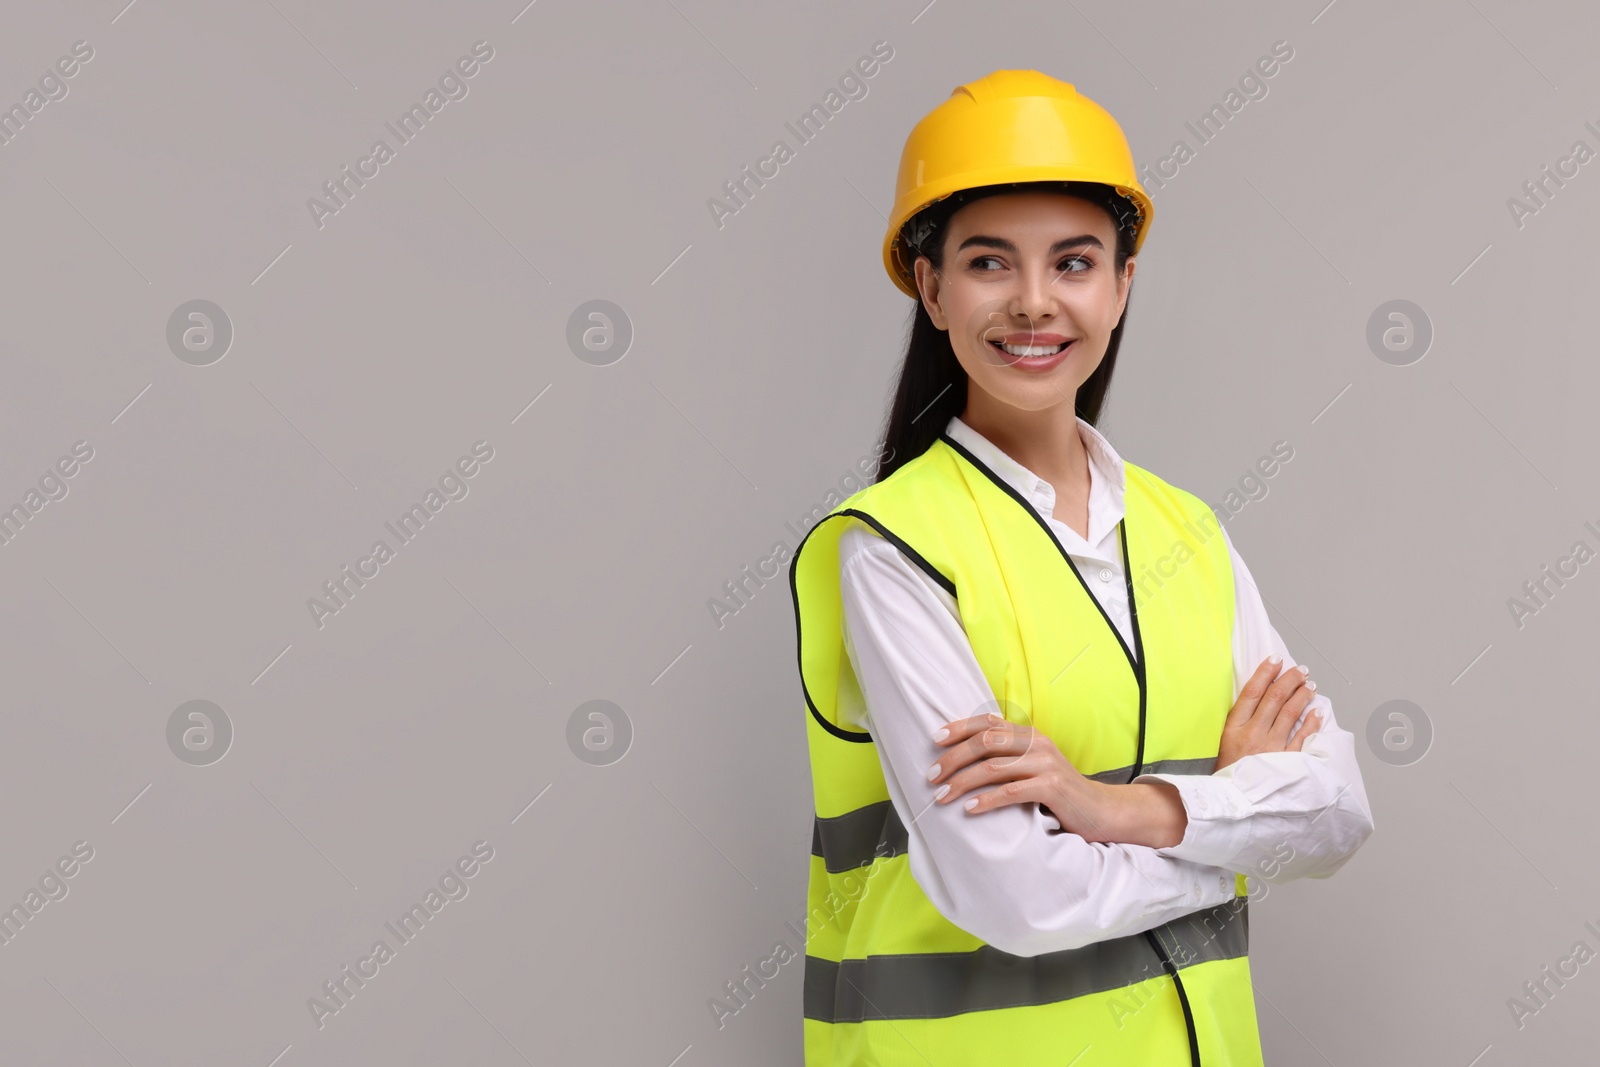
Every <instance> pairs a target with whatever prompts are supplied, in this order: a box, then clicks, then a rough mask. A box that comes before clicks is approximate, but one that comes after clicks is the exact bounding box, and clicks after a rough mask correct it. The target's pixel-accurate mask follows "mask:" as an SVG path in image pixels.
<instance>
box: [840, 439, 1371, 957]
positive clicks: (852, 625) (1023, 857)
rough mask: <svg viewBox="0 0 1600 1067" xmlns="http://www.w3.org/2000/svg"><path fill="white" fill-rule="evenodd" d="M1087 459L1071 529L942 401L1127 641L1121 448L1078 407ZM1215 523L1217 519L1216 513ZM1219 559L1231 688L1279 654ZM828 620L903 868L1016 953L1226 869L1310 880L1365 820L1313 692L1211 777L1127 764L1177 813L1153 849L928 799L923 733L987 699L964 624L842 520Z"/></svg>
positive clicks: (953, 912) (1077, 939)
mask: <svg viewBox="0 0 1600 1067" xmlns="http://www.w3.org/2000/svg"><path fill="white" fill-rule="evenodd" d="M1078 429H1079V435H1080V437H1081V438H1082V440H1083V443H1084V446H1085V448H1086V450H1087V452H1088V459H1089V525H1088V537H1087V538H1084V537H1080V536H1078V534H1077V533H1076V532H1074V531H1073V530H1072V529H1071V528H1070V527H1068V526H1067V525H1066V524H1065V523H1062V522H1060V521H1058V520H1056V519H1055V518H1054V517H1053V512H1054V507H1055V489H1054V487H1053V486H1051V484H1050V483H1049V482H1047V481H1045V480H1044V479H1043V478H1040V477H1038V476H1037V475H1035V474H1034V473H1033V472H1032V471H1030V470H1028V468H1026V467H1024V466H1023V465H1022V464H1020V463H1018V462H1017V461H1016V460H1014V459H1012V458H1011V457H1010V456H1009V455H1007V454H1006V453H1005V452H1003V451H1001V450H1000V448H999V447H998V446H996V445H995V444H994V443H992V442H991V441H989V440H988V439H987V438H985V437H984V436H983V435H981V434H979V433H978V432H977V431H976V430H974V429H973V428H972V427H971V426H969V425H967V424H966V423H965V422H963V421H962V420H961V419H960V418H959V417H952V418H951V419H950V422H949V424H948V426H947V428H946V432H947V433H948V434H949V435H950V436H951V437H952V438H953V439H954V440H956V441H957V442H958V443H960V444H961V445H963V446H965V447H966V448H967V449H968V450H969V451H971V452H972V453H973V455H975V456H977V457H978V458H979V459H980V460H982V461H983V462H984V463H986V464H988V465H989V467H990V468H991V469H992V470H994V472H995V473H996V474H998V475H999V476H1000V477H1001V478H1003V479H1004V480H1005V481H1006V482H1007V483H1008V484H1010V485H1011V486H1012V487H1014V488H1015V489H1016V490H1017V491H1018V492H1020V493H1021V494H1022V495H1023V496H1024V497H1025V498H1026V499H1027V500H1028V501H1029V502H1030V503H1031V504H1032V505H1033V506H1034V508H1035V509H1036V510H1037V511H1038V512H1039V514H1040V515H1041V516H1043V517H1044V519H1045V520H1046V522H1047V523H1048V524H1049V526H1050V530H1051V532H1052V533H1054V535H1055V537H1056V539H1057V540H1058V541H1059V542H1060V543H1061V546H1062V547H1063V548H1064V549H1066V551H1067V554H1068V555H1069V556H1071V558H1072V562H1073V564H1074V565H1075V566H1076V567H1077V568H1078V571H1079V573H1081V574H1082V575H1083V577H1084V579H1085V583H1086V584H1087V585H1088V586H1089V588H1090V590H1091V591H1092V592H1093V593H1094V596H1095V599H1096V600H1098V601H1099V602H1100V604H1101V605H1102V606H1103V607H1104V608H1105V611H1106V614H1107V616H1108V617H1109V618H1110V619H1111V620H1112V621H1113V622H1114V623H1115V624H1116V626H1117V629H1118V630H1119V631H1120V632H1121V633H1122V635H1123V640H1124V641H1126V642H1127V644H1128V647H1129V648H1130V649H1131V648H1132V647H1133V634H1132V630H1131V628H1130V624H1129V619H1128V602H1127V587H1126V582H1125V580H1124V576H1123V569H1122V552H1121V541H1120V538H1119V536H1118V533H1117V524H1118V523H1119V522H1121V520H1122V517H1123V502H1124V495H1123V494H1124V489H1125V482H1124V476H1123V465H1122V458H1121V457H1120V456H1119V455H1118V454H1117V452H1116V450H1115V449H1113V448H1112V447H1111V444H1110V442H1109V441H1107V440H1106V439H1105V437H1103V436H1102V435H1101V434H1100V433H1099V431H1097V430H1096V429H1095V428H1094V427H1093V426H1091V425H1090V424H1089V423H1088V422H1087V421H1085V420H1084V419H1082V418H1079V419H1078ZM1224 535H1225V536H1226V530H1225V529H1224ZM1227 544H1228V551H1229V554H1230V556H1231V559H1232V562H1233V575H1234V599H1235V611H1234V630H1233V668H1234V695H1235V698H1236V699H1237V696H1238V692H1239V690H1240V689H1241V688H1243V685H1244V683H1245V682H1246V681H1247V680H1248V679H1249V677H1250V676H1251V675H1252V674H1254V673H1255V670H1256V668H1257V667H1258V666H1259V665H1260V663H1261V661H1262V660H1263V659H1265V658H1267V657H1268V656H1270V655H1273V654H1274V653H1276V654H1277V655H1279V656H1282V657H1283V669H1284V670H1288V669H1290V668H1292V667H1294V666H1295V665H1296V661H1295V660H1294V659H1292V658H1291V657H1290V656H1289V651H1288V649H1287V648H1286V647H1285V646H1284V643H1283V639H1282V638H1281V637H1279V636H1278V632H1277V630H1275V629H1274V628H1273V626H1272V623H1271V622H1270V621H1269V620H1268V618H1267V612H1266V607H1265V605H1264V604H1263V603H1262V599H1261V594H1260V593H1259V592H1258V591H1257V590H1256V586H1255V582H1254V580H1253V579H1252V578H1251V577H1250V572H1249V571H1248V570H1247V569H1246V568H1245V565H1244V561H1243V560H1241V559H1240V558H1239V555H1238V553H1237V552H1236V551H1235V550H1234V548H1233V542H1232V540H1231V539H1230V540H1228V542H1227ZM839 561H840V562H839V570H840V591H841V593H842V596H843V617H842V619H841V628H842V630H843V633H844V642H845V647H846V649H847V651H848V654H849V656H850V662H851V665H852V666H853V667H854V668H855V673H856V678H857V680H858V681H859V682H860V686H861V693H862V698H863V700H864V701H865V705H864V706H856V707H851V706H849V701H841V704H840V714H841V716H842V718H843V719H844V720H845V721H844V723H843V725H844V726H845V727H846V728H854V729H859V730H866V731H868V732H870V733H871V734H872V736H873V740H874V741H875V742H876V744H877V749H878V755H879V759H880V762H881V763H882V764H883V772H884V778H885V780H886V783H887V785H888V790H889V797H890V801H891V803H892V804H893V805H894V808H895V811H896V812H897V813H898V815H899V816H900V821H901V822H902V823H904V824H905V826H906V830H907V833H908V835H909V845H908V851H909V854H910V855H909V862H910V864H911V871H912V875H913V876H914V877H915V878H916V880H917V884H918V885H919V886H920V887H921V888H922V890H923V892H925V893H927V895H928V897H929V898H930V899H931V900H932V902H933V904H934V906H935V907H936V908H938V910H939V912H940V914H942V915H944V916H945V918H947V919H949V920H950V921H951V922H953V923H955V924H956V925H957V926H959V927H961V928H962V929H964V930H967V931H968V932H970V933H972V934H974V935H975V936H977V937H979V938H982V939H983V940H984V941H986V942H988V943H990V944H992V945H994V946H995V947H997V948H999V949H1001V950H1003V951H1005V952H1009V953H1012V954H1014V955H1018V956H1034V955H1039V954H1042V953H1045V952H1054V951H1058V950H1061V949H1069V948H1077V947H1079V946H1082V945H1086V944H1090V943H1093V942H1097V941H1104V940H1108V939H1110V938H1113V937H1121V936H1124V935H1127V934H1136V933H1139V932H1141V931H1143V930H1147V929H1150V928H1151V927H1155V926H1159V925H1161V924H1162V923H1164V922H1167V921H1168V920H1171V919H1174V918H1177V917H1178V916H1181V915H1187V914H1189V913H1191V912H1194V911H1198V910H1200V909H1201V908H1207V907H1211V906H1214V905H1217V904H1223V903H1226V902H1228V901H1230V900H1232V899H1233V897H1234V890H1235V880H1234V874H1235V872H1237V873H1242V874H1247V875H1250V876H1251V877H1252V878H1253V879H1255V880H1257V881H1260V882H1265V883H1269V884H1272V883H1279V882H1285V881H1289V880H1291V879H1295V878H1305V877H1310V878H1326V877H1327V876H1329V875H1331V874H1332V873H1333V872H1334V871H1336V870H1338V869H1339V868H1340V867H1341V866H1343V864H1344V862H1345V861H1346V860H1347V859H1349V857H1350V856H1351V854H1352V853H1354V852H1355V850H1356V849H1357V848H1358V847H1360V845H1361V843H1362V842H1363V841H1365V840H1366V839H1367V837H1368V836H1369V835H1370V834H1371V833H1372V828H1373V824H1372V811H1371V807H1370V806H1369V804H1368V802H1367V794H1366V788H1365V786H1364V784H1363V783H1362V780H1361V770H1360V768H1359V766H1358V765H1357V763H1356V757H1355V738H1354V736H1353V735H1352V734H1351V733H1350V732H1349V731H1348V730H1344V729H1341V728H1340V727H1339V725H1338V724H1337V723H1336V722H1335V721H1334V717H1333V709H1332V706H1331V704H1330V702H1329V700H1328V698H1327V697H1326V696H1323V695H1322V694H1321V693H1318V694H1317V695H1316V696H1315V697H1314V698H1313V699H1312V700H1311V702H1310V704H1309V705H1308V706H1307V708H1306V712H1305V713H1306V714H1309V713H1310V712H1311V711H1313V710H1315V711H1320V712H1321V713H1322V726H1321V728H1320V729H1319V730H1318V731H1317V733H1316V734H1315V735H1313V736H1312V737H1310V738H1309V739H1308V740H1307V741H1306V743H1305V746H1304V748H1303V750H1302V751H1300V752H1275V753H1261V754H1257V755H1253V756H1245V757H1243V758H1241V759H1239V760H1237V761H1235V762H1234V763H1232V764H1230V765H1228V766H1227V767H1224V768H1222V769H1221V770H1219V771H1217V772H1216V773H1214V774H1211V775H1193V774H1141V775H1140V776H1139V777H1138V778H1136V779H1135V780H1134V781H1135V782H1153V781H1157V780H1160V781H1166V782H1170V783H1171V784H1172V785H1174V786H1176V787H1177V789H1178V792H1179V795H1180V796H1181V797H1182V800H1183V805H1184V809H1185V811H1186V812H1187V813H1188V827H1187V829H1186V830H1185V832H1184V836H1183V840H1182V841H1181V842H1179V843H1178V844H1176V845H1173V846H1171V847H1169V848H1149V847H1147V846H1144V845H1129V844H1122V843H1112V844H1100V843H1092V842H1088V841H1085V840H1084V839H1083V838H1082V837H1081V836H1079V835H1077V834H1074V833H1066V832H1063V831H1062V829H1061V824H1060V822H1058V821H1057V820H1056V818H1055V817H1054V816H1053V815H1051V814H1050V812H1049V810H1048V809H1046V808H1044V807H1042V806H1041V805H1039V804H1033V803H1030V804H1009V805H1005V806H1002V807H999V808H996V809H994V810H992V811H987V812H983V813H981V814H977V815H973V814H970V813H968V812H967V811H966V810H964V809H963V808H962V806H961V805H962V803H963V802H964V801H965V800H967V799H969V798H970V797H971V796H973V795H976V793H977V792H981V791H982V790H975V791H969V792H968V793H967V794H965V795H963V796H962V797H961V798H960V799H958V800H956V801H955V802H953V803H948V804H935V803H934V802H933V800H934V786H933V785H932V784H931V783H930V782H929V781H928V779H927V772H928V769H929V767H931V766H932V764H933V762H934V760H936V759H938V758H939V757H940V756H941V755H943V754H944V753H945V752H946V751H947V749H946V748H944V747H941V746H940V745H938V744H936V743H935V742H934V741H933V736H932V735H933V732H934V731H935V730H937V729H938V728H939V727H940V726H942V725H943V724H945V723H947V722H951V721H954V720H956V719H963V718H967V717H969V716H972V715H978V714H982V713H984V712H985V711H994V710H997V709H996V706H995V703H994V693H993V691H992V690H991V689H990V688H989V684H988V681H987V680H986V679H985V678H984V675H983V672H982V669H981V668H980V667H979V666H978V662H977V659H976V657H975V655H974V654H973V651H972V646H971V644H970V643H969V642H968V640H967V636H966V631H965V629H964V628H963V626H962V622H961V613H960V610H959V608H958V607H957V604H956V600H955V598H954V597H952V596H951V595H950V594H949V593H948V592H946V591H945V590H944V589H943V588H942V587H940V586H939V585H938V584H937V583H935V582H934V581H933V579H932V578H930V577H929V576H928V575H927V574H925V573H924V572H923V571H922V570H921V569H920V568H918V567H917V566H916V565H915V564H913V563H912V562H911V561H910V560H908V559H907V558H906V557H905V556H903V555H901V553H900V551H899V550H898V549H897V548H895V546H894V545H893V544H892V543H891V542H889V541H887V540H885V539H884V538H882V537H879V536H878V535H877V534H876V533H874V532H872V531H871V530H870V529H869V528H867V527H866V526H864V525H861V524H858V523H852V524H851V526H850V529H848V530H846V531H845V532H844V533H843V534H841V535H840V539H839Z"/></svg>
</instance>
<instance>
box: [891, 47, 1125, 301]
mask: <svg viewBox="0 0 1600 1067" xmlns="http://www.w3.org/2000/svg"><path fill="white" fill-rule="evenodd" d="M1037 181H1064V182H1098V183H1100V184H1102V185H1109V186H1111V187H1112V188H1113V189H1115V190H1116V191H1117V192H1119V193H1121V194H1122V196H1123V197H1124V198H1125V199H1126V200H1127V201H1128V202H1129V206H1130V214H1134V215H1135V219H1134V223H1133V225H1134V240H1133V250H1134V252H1135V253H1137V252H1138V251H1139V248H1140V247H1141V246H1142V245H1143V244H1144V235H1145V234H1146V233H1147V232H1148V231H1149V229H1150V218H1151V216H1152V215H1153V214H1154V207H1153V205H1152V204H1151V203H1150V197H1149V196H1148V195H1147V194H1146V193H1145V191H1144V189H1143V188H1142V187H1141V186H1140V185H1139V179H1138V177H1137V176H1136V175H1135V173H1134V166H1133V153H1132V151H1130V150H1129V148H1128V140H1127V138H1126V137H1124V136H1123V134H1122V127H1121V126H1118V125H1117V120H1116V119H1114V118H1112V117H1111V114H1110V112H1108V111H1106V109H1105V108H1103V107H1101V106H1100V105H1099V104H1097V103H1095V102H1094V101H1093V100H1090V99H1089V98H1088V97H1087V96H1084V95H1083V94H1082V93H1080V92H1078V90H1077V89H1075V88H1074V87H1073V86H1071V85H1070V84H1068V83H1067V82H1064V81H1058V80H1057V79H1055V78H1052V77H1050V76H1049V75H1048V74H1041V73H1039V72H1038V71H1036V70H997V71H995V72H994V73H992V74H990V75H988V76H987V77H984V78H979V79H978V80H977V81H973V82H968V83H967V84H965V85H959V86H957V87H956V88H955V89H954V90H952V91H951V93H950V98H949V99H948V100H946V101H944V103H942V104H940V105H939V106H938V107H936V108H934V109H933V110H932V111H930V112H929V113H928V114H927V115H925V116H923V118H922V121H920V122H918V123H917V124H916V126H915V127H913V128H912V130H911V136H909V137H907V138H906V146H905V149H904V151H902V152H901V153H900V173H899V175H898V176H897V177H896V179H895V190H894V192H895V196H894V208H893V210H892V211H891V212H890V215H889V232H888V235H887V236H886V237H884V240H883V265H884V267H885V268H886V269H887V270H888V271H889V277H890V278H892V279H893V280H894V283H895V285H897V286H899V287H900V290H901V291H902V292H904V293H905V294H906V295H907V296H910V297H912V298H913V299H915V298H916V297H917V284H916V280H915V275H914V274H913V273H912V270H911V265H912V263H914V262H915V261H916V256H917V253H916V251H915V250H914V249H911V248H907V247H905V242H904V241H902V237H901V228H902V227H903V226H904V225H905V223H906V221H907V220H908V219H911V218H912V217H913V216H915V215H916V214H917V213H918V212H919V211H921V210H922V209H924V208H926V207H928V206H929V205H930V204H934V203H937V202H938V201H940V200H943V199H944V198H945V197H947V196H949V195H951V194H952V193H955V192H958V191H960V190H963V189H976V188H978V187H980V186H985V185H1004V184H1008V183H1013V182H1037Z"/></svg>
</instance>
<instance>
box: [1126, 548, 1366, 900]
mask: <svg viewBox="0 0 1600 1067" xmlns="http://www.w3.org/2000/svg"><path fill="white" fill-rule="evenodd" d="M1223 536H1224V537H1225V538H1226V537H1227V531H1226V529H1224V531H1223ZM1227 544H1228V552H1229V554H1230V556H1231V557H1232V560H1233V584H1234V602H1235V611H1234V630H1233V674H1234V690H1233V691H1234V698H1235V699H1238V694H1239V692H1240V690H1242V689H1243V688H1244V683H1245V682H1246V681H1248V680H1249V678H1250V676H1251V675H1252V674H1254V673H1255V671H1256V668H1257V667H1259V666H1260V665H1261V661H1262V660H1264V659H1266V658H1267V657H1268V656H1271V655H1273V654H1277V655H1279V656H1282V657H1283V669H1284V670H1290V669H1292V668H1293V667H1294V666H1296V664H1297V661H1296V660H1295V659H1294V658H1293V657H1291V656H1290V655H1289V650H1288V648H1287V647H1285V645H1284V643H1283V638H1282V637H1280V636H1279V635H1278V631H1277V630H1276V629H1274V628H1273V626H1272V623H1271V621H1270V620H1269V619H1268V618H1267V609H1266V606H1265V604H1264V603H1263V602H1262V597H1261V592H1260V590H1259V589H1257V588H1256V583H1255V579H1254V578H1252V577H1251V576H1250V571H1249V569H1248V568H1246V567H1245V565H1244V560H1242V559H1240V558H1239V553H1238V552H1237V551H1236V550H1235V549H1234V547H1233V541H1232V539H1231V538H1229V539H1228V540H1227ZM1313 711H1320V712H1321V713H1322V725H1321V726H1320V727H1319V728H1318V730H1317V732H1316V733H1315V734H1313V735H1312V736H1311V737H1309V738H1307V740H1306V742H1305V745H1304V747H1303V748H1302V749H1301V751H1299V752H1262V753H1257V754H1256V755H1252V756H1244V757H1242V758H1241V759H1239V760H1236V761H1235V762H1233V763H1231V764H1229V765H1228V766H1226V767H1224V768H1222V769H1221V770H1219V771H1217V772H1215V773H1214V774H1211V775H1193V774H1141V775H1140V776H1139V777H1137V778H1135V779H1134V781H1135V782H1147V781H1155V780H1157V779H1159V780H1161V781H1165V782H1170V783H1171V784H1172V785H1174V786H1176V787H1177V789H1178V793H1179V795H1180V796H1181V797H1182V798H1183V806H1184V809H1185V810H1186V811H1187V812H1188V817H1189V823H1188V827H1187V828H1186V830H1185V832H1184V835H1183V840H1182V841H1180V842H1179V843H1178V844H1176V845H1172V846H1170V847H1168V848H1161V849H1157V850H1156V851H1157V852H1158V853H1160V854H1161V855H1164V856H1173V857H1180V858H1183V859H1189V860H1194V861H1195V862H1197V863H1211V864H1216V865H1217V866H1219V867H1224V868H1227V869H1228V870H1230V871H1236V872H1238V873H1240V874H1246V875H1249V876H1251V877H1252V878H1256V879H1258V880H1260V881H1262V882H1266V883H1269V884H1277V883H1280V882H1287V881H1292V880H1294V879H1297V878H1326V877H1328V876H1329V875H1331V874H1333V873H1334V872H1335V871H1337V870H1338V869H1339V868H1340V867H1342V866H1344V864H1345V861H1346V860H1348V859H1349V858H1350V857H1351V856H1352V855H1354V854H1355V851H1356V849H1358V848H1360V847H1361V845H1362V843H1363V842H1365V841H1366V839H1367V838H1368V837H1369V836H1371V834H1372V829H1373V824H1372V808H1371V806H1370V805H1369V804H1368V802H1367V791H1366V786H1365V784H1364V783H1363V782H1362V780H1361V768H1360V766H1359V765H1358V764H1357V763H1356V754H1355V737H1354V735H1352V734H1351V733H1350V731H1348V730H1345V729H1343V728H1341V727H1340V726H1339V724H1338V722H1336V721H1335V719H1334V716H1333V705H1332V703H1331V702H1330V701H1329V700H1328V698H1327V697H1326V696H1325V695H1323V694H1322V693H1321V692H1318V693H1317V695H1316V696H1314V697H1313V698H1312V699H1311V702H1310V703H1309V704H1307V705H1306V708H1305V710H1304V711H1303V712H1302V714H1301V719H1300V722H1303V721H1304V720H1305V716H1307V715H1309V714H1310V713H1311V712H1313ZM1296 725H1297V726H1298V725H1299V723H1297V724H1296Z"/></svg>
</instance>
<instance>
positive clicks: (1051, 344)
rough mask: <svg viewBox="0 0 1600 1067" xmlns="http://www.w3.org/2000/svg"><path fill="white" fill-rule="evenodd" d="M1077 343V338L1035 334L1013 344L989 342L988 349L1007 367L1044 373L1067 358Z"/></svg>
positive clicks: (1024, 336)
mask: <svg viewBox="0 0 1600 1067" xmlns="http://www.w3.org/2000/svg"><path fill="white" fill-rule="evenodd" d="M1075 343H1077V338H1072V339H1071V340H1068V339H1067V338H1064V337H1060V336H1059V335H1055V336H1052V335H1040V334H1035V335H1033V337H1032V338H1031V339H1029V338H1028V337H1027V336H1026V335H1023V337H1022V338H1021V339H1020V340H1018V341H1017V342H1015V343H1011V342H1001V341H990V342H988V344H989V347H990V348H992V349H994V351H995V353H996V354H997V355H998V356H999V357H1000V359H1001V360H1003V361H1004V362H1005V364H1006V365H1007V366H1010V367H1016V368H1018V369H1020V370H1031V371H1044V370H1049V369H1051V368H1052V367H1055V366H1056V365H1057V364H1059V363H1061V361H1062V360H1064V359H1066V358H1067V353H1069V352H1070V351H1072V346H1073V345H1074V344H1075Z"/></svg>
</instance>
